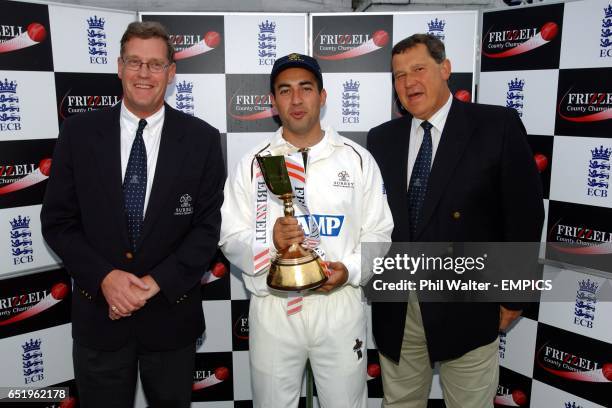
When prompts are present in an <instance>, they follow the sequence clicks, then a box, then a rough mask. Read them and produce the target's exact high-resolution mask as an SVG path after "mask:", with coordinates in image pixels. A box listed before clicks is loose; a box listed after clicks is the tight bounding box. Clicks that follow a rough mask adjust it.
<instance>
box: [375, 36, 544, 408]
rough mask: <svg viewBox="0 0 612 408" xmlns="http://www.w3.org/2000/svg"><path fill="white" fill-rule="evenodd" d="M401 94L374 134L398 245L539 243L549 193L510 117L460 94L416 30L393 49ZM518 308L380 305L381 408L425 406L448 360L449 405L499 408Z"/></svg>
mask: <svg viewBox="0 0 612 408" xmlns="http://www.w3.org/2000/svg"><path fill="white" fill-rule="evenodd" d="M392 67H393V79H394V87H395V91H396V92H397V95H398V97H399V100H400V101H401V104H402V106H403V107H404V108H405V109H406V110H407V111H408V114H407V115H405V116H403V117H401V118H398V119H394V120H391V121H389V122H386V123H384V124H382V125H380V126H378V127H376V128H373V129H372V130H371V131H370V133H369V134H368V149H369V150H370V151H371V152H372V154H373V156H374V157H375V158H376V160H377V162H378V164H379V166H380V169H381V172H382V175H383V180H384V182H385V187H386V191H387V197H388V200H389V206H390V207H391V212H392V214H393V219H394V223H395V229H394V231H393V236H392V239H393V241H394V242H408V241H418V242H504V241H508V242H539V241H540V234H541V229H542V223H543V218H544V210H543V201H542V191H541V190H542V188H541V182H540V179H539V176H538V174H537V170H536V166H535V163H534V160H533V155H532V153H531V150H530V148H529V145H528V144H527V138H526V132H525V128H524V126H523V124H522V123H521V121H520V119H519V117H518V115H517V113H516V112H515V111H514V110H511V109H508V108H503V107H498V106H489V105H478V104H470V103H464V102H461V101H459V100H456V99H453V98H452V95H451V93H450V90H449V88H448V84H447V80H448V78H449V76H450V73H451V66H450V61H449V60H448V59H446V56H445V50H444V44H443V43H442V42H441V41H440V40H438V39H436V38H435V37H433V36H431V35H425V34H415V35H413V36H411V37H409V38H407V39H404V40H402V41H400V42H399V43H398V44H396V45H395V47H394V48H393V51H392ZM520 309H521V305H519V304H511V303H504V304H501V305H500V304H498V303H467V302H465V303H431V302H420V303H419V301H418V299H417V296H416V295H415V294H413V293H411V294H410V296H409V299H408V302H406V303H391V302H389V303H373V305H372V326H373V334H374V338H375V341H376V344H377V347H378V350H379V352H380V354H381V368H382V380H383V389H384V394H385V399H384V402H383V406H385V407H406V408H408V407H410V408H412V407H426V405H427V399H428V395H429V392H430V388H431V381H432V365H433V363H434V362H440V363H441V364H440V377H441V385H442V389H443V392H444V399H445V403H446V406H447V407H448V408H459V407H463V408H465V407H470V408H484V407H493V398H494V396H495V394H496V389H497V383H498V373H499V368H498V339H497V338H498V332H499V330H505V329H506V328H508V326H509V325H510V324H511V323H512V321H513V320H515V319H516V318H517V317H518V316H519V315H520V313H521V310H520Z"/></svg>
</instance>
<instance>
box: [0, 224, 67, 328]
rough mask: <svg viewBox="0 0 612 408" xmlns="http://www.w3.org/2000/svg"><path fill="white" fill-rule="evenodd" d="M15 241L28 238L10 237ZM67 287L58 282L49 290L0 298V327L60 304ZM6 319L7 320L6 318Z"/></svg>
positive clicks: (65, 294) (25, 236)
mask: <svg viewBox="0 0 612 408" xmlns="http://www.w3.org/2000/svg"><path fill="white" fill-rule="evenodd" d="M12 236H15V239H20V238H22V239H23V238H29V236H28V235H24V236H21V235H17V234H15V235H12ZM69 290H70V289H69V288H68V285H67V284H65V283H64V282H58V283H56V284H55V285H53V286H52V287H51V290H48V289H43V290H37V291H33V292H27V293H21V294H18V295H15V296H10V297H7V298H4V299H1V298H0V319H4V320H0V327H1V326H8V325H10V324H14V323H17V322H20V321H22V320H25V319H29V318H30V317H34V316H36V315H38V314H40V313H42V312H44V311H45V310H47V309H49V308H51V307H53V306H55V305H56V304H58V303H59V302H61V301H62V300H63V299H64V298H65V297H66V296H67V295H68V292H69ZM6 317H8V318H6Z"/></svg>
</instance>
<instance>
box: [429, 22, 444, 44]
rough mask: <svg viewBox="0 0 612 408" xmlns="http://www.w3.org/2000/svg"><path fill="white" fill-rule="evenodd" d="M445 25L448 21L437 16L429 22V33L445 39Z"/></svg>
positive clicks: (442, 39)
mask: <svg viewBox="0 0 612 408" xmlns="http://www.w3.org/2000/svg"><path fill="white" fill-rule="evenodd" d="M444 26H446V21H444V20H438V19H437V18H435V19H433V20H431V21H430V22H429V23H427V34H431V35H433V36H434V37H436V38H437V39H439V40H440V41H444V38H445V35H444Z"/></svg>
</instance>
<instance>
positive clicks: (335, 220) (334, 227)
mask: <svg viewBox="0 0 612 408" xmlns="http://www.w3.org/2000/svg"><path fill="white" fill-rule="evenodd" d="M308 217H309V216H307V215H300V216H297V217H296V218H297V220H298V222H299V223H300V225H301V226H302V228H303V229H304V232H305V233H306V234H310V228H309V227H308V221H309V218H308ZM310 217H314V220H315V222H316V223H317V225H318V226H319V234H320V235H321V236H322V237H337V236H338V235H340V230H341V229H342V224H344V215H321V214H311V215H310Z"/></svg>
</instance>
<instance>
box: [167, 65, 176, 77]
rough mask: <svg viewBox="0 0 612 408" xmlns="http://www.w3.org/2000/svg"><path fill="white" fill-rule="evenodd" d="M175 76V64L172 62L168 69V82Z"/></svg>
mask: <svg viewBox="0 0 612 408" xmlns="http://www.w3.org/2000/svg"><path fill="white" fill-rule="evenodd" d="M175 75H176V63H175V62H173V63H172V64H170V66H169V67H168V82H172V81H174V76H175Z"/></svg>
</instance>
